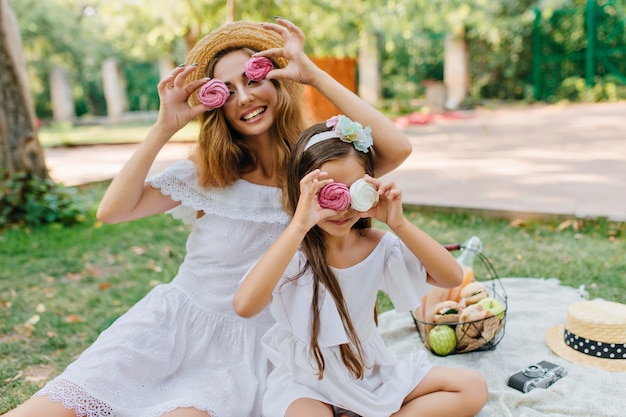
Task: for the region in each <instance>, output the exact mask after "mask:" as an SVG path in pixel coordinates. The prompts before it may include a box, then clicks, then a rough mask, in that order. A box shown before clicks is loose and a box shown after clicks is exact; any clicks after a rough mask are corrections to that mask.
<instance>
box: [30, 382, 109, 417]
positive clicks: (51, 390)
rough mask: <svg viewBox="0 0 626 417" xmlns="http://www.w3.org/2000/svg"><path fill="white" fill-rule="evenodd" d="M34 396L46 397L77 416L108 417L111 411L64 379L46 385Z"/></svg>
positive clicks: (104, 404) (106, 405)
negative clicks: (59, 403)
mask: <svg viewBox="0 0 626 417" xmlns="http://www.w3.org/2000/svg"><path fill="white" fill-rule="evenodd" d="M35 395H47V396H48V399H49V400H50V401H53V402H61V403H62V404H63V407H65V408H67V409H68V410H74V412H75V414H76V415H77V416H85V417H110V416H113V415H114V414H113V409H112V408H111V407H110V406H109V405H108V404H106V403H104V402H102V401H100V400H98V399H97V398H95V397H93V396H91V395H89V394H88V393H87V392H86V391H85V390H84V389H82V388H81V387H79V386H78V385H76V384H73V383H71V382H70V381H66V380H64V379H57V380H54V381H52V382H51V383H49V384H46V386H45V387H43V388H42V389H41V390H40V391H38V392H37V393H35Z"/></svg>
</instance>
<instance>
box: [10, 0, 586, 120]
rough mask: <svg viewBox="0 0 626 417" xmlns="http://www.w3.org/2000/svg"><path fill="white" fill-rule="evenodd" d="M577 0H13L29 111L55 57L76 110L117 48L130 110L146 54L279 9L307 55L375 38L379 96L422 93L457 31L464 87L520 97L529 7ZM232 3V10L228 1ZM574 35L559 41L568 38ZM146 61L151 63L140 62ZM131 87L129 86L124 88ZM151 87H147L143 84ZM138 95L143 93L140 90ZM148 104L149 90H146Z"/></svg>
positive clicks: (176, 56)
mask: <svg viewBox="0 0 626 417" xmlns="http://www.w3.org/2000/svg"><path fill="white" fill-rule="evenodd" d="M584 3H585V1H584V0H543V1H541V2H537V1H536V0H499V1H497V2H493V1H489V0H469V1H466V0H346V1H342V2H336V1H330V0H311V1H309V2H299V3H294V2H289V1H286V0H261V1H259V0H256V1H246V2H242V1H239V2H236V0H232V1H228V2H225V1H222V0H220V1H218V0H203V1H199V0H181V1H171V0H125V1H110V0H47V1H45V2H41V1H39V0H20V1H17V2H15V9H16V13H17V15H18V18H19V19H20V21H21V22H22V35H23V37H24V39H25V45H26V49H27V56H28V57H29V62H30V64H31V65H30V71H31V78H32V79H33V80H34V82H33V89H34V93H35V95H36V97H37V111H38V113H39V114H43V115H45V114H49V113H50V109H49V104H48V103H49V99H48V97H49V92H48V87H47V73H48V72H49V69H50V66H51V65H52V64H55V65H63V66H65V67H66V68H67V69H68V70H69V71H70V72H71V73H72V74H73V75H74V77H75V82H76V84H75V85H76V89H75V92H74V95H75V100H76V102H77V108H78V110H79V111H78V112H79V114H82V113H94V114H101V113H102V112H103V111H104V110H103V108H102V103H103V99H102V93H101V91H102V87H101V85H100V84H101V82H100V79H101V78H102V77H101V73H100V64H101V62H102V59H103V58H104V57H105V56H107V57H108V56H114V57H117V58H118V59H119V60H120V61H121V62H122V65H123V66H124V67H125V68H127V73H128V74H129V76H130V77H133V78H132V79H129V82H128V85H129V86H137V87H136V91H129V96H130V102H131V106H133V107H131V109H133V110H138V109H139V108H138V107H139V106H140V104H139V103H140V102H143V103H144V106H145V101H146V98H145V97H144V98H143V99H142V98H141V97H139V94H140V93H139V90H140V89H144V88H146V87H149V86H154V85H155V84H156V82H157V81H158V70H157V68H156V62H157V61H158V60H159V59H160V58H164V57H165V58H169V59H171V61H172V62H174V63H179V62H183V60H184V57H185V54H186V52H187V50H188V49H189V48H190V47H191V46H192V45H193V44H195V42H196V41H197V40H198V39H199V38H200V37H201V36H203V35H204V34H206V33H208V32H209V31H210V30H212V29H213V28H215V27H217V26H218V25H220V24H222V23H224V22H226V21H228V20H229V19H230V18H231V17H232V16H231V15H232V14H233V13H234V14H235V16H236V18H237V19H248V20H253V21H273V19H274V16H283V17H285V18H287V19H289V20H292V21H293V22H295V23H296V24H298V26H300V27H301V28H302V29H303V30H304V32H305V34H306V36H307V44H306V45H307V53H309V54H311V55H313V56H335V57H346V56H348V57H356V55H357V51H358V45H359V36H360V34H361V33H363V32H369V33H374V34H378V35H379V36H380V39H381V46H382V50H381V55H382V76H383V79H382V82H383V90H384V95H385V97H386V98H390V99H410V98H415V97H419V96H420V95H422V94H423V87H422V82H423V81H424V80H426V79H429V78H441V76H442V71H443V69H442V68H443V67H442V65H443V39H444V35H445V34H448V33H457V32H459V31H460V29H464V30H465V36H466V38H467V41H468V44H469V46H470V49H471V53H470V55H471V62H470V66H471V68H470V72H471V75H472V83H471V95H472V96H473V97H475V98H499V99H522V98H528V96H529V93H528V92H529V91H530V90H531V88H530V87H531V82H532V80H531V77H530V73H531V65H532V39H531V37H532V23H533V18H534V15H533V8H534V7H540V8H541V9H542V10H546V11H549V10H552V9H557V8H564V7H573V6H575V7H580V6H581V5H583V6H584ZM229 4H232V5H234V10H231V9H229V8H228V5H229ZM575 41H576V40H575V37H573V38H572V39H571V40H569V39H566V42H569V43H572V44H573V43H574V42H575ZM150 66H152V67H150ZM131 88H132V87H131ZM153 90H154V88H152V91H153ZM143 94H146V93H145V91H144V93H143ZM147 100H148V103H149V104H148V105H147V107H148V108H155V107H156V106H157V105H158V103H157V97H156V94H155V93H154V92H152V93H151V95H149V97H148V98H147ZM46 106H48V107H46Z"/></svg>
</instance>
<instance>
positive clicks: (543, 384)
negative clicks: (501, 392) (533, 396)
mask: <svg viewBox="0 0 626 417" xmlns="http://www.w3.org/2000/svg"><path fill="white" fill-rule="evenodd" d="M565 375H567V371H566V370H565V368H563V367H562V366H559V365H555V364H553V363H551V362H546V361H541V362H538V363H536V364H534V365H530V366H528V367H526V369H522V370H521V371H519V372H517V373H516V374H513V375H511V377H510V378H509V387H512V388H515V389H516V390H519V391H522V392H528V391H530V390H533V389H535V388H548V387H549V386H550V385H552V384H554V383H555V382H556V381H558V380H559V379H561V378H563V377H564V376H565Z"/></svg>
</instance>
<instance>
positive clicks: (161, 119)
mask: <svg viewBox="0 0 626 417" xmlns="http://www.w3.org/2000/svg"><path fill="white" fill-rule="evenodd" d="M196 69H197V66H196V65H189V66H186V67H185V66H179V67H176V68H174V70H172V72H171V73H170V75H168V76H167V77H165V78H163V79H162V80H161V81H159V84H158V85H157V90H158V92H159V100H160V108H159V116H158V118H157V123H156V124H157V125H158V126H159V127H160V128H161V129H164V130H165V131H169V132H171V134H172V135H173V134H174V133H176V132H177V131H179V130H180V129H182V128H183V127H184V126H185V125H186V124H187V123H189V122H190V121H191V120H193V119H194V118H196V117H197V116H199V115H200V114H202V113H203V112H205V111H206V110H207V108H206V107H204V105H202V104H199V105H197V106H194V107H190V106H189V103H187V100H188V99H189V96H190V95H191V94H192V93H193V92H194V91H195V90H197V89H198V88H200V86H202V84H204V83H205V82H207V79H206V78H201V79H199V80H196V81H194V82H192V83H190V84H189V85H188V86H187V87H185V79H186V78H187V75H189V73H191V72H192V71H195V70H196Z"/></svg>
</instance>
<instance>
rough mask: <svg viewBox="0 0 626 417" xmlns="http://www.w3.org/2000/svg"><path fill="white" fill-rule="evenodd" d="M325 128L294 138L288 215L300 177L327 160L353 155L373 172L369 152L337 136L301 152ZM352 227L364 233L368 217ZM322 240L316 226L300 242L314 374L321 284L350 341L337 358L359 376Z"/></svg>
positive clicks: (357, 354) (356, 348) (353, 340)
mask: <svg viewBox="0 0 626 417" xmlns="http://www.w3.org/2000/svg"><path fill="white" fill-rule="evenodd" d="M327 130H329V128H328V127H326V124H325V123H318V124H316V125H313V126H311V127H310V128H308V129H307V130H305V131H304V132H303V133H302V135H300V137H299V138H298V142H297V143H296V145H295V149H294V151H293V152H292V154H291V157H290V158H289V164H288V169H287V194H288V198H287V202H286V204H287V207H286V208H287V211H288V212H290V213H291V214H292V215H293V213H294V212H295V208H296V206H297V204H298V199H299V198H300V180H301V179H302V177H304V176H305V175H306V174H308V173H309V172H311V171H313V170H315V169H317V168H319V167H320V166H322V165H323V164H324V163H326V162H328V161H332V160H336V159H341V158H344V157H346V156H349V155H354V156H356V157H357V158H358V159H359V160H360V161H361V163H362V164H363V167H364V168H365V172H366V173H368V174H370V175H373V170H374V164H373V160H372V153H371V152H369V153H364V152H359V151H357V150H356V149H355V148H354V146H353V145H352V144H351V143H346V142H342V141H341V140H339V139H338V138H337V139H335V138H333V139H327V140H324V141H322V142H319V143H317V144H315V145H313V146H311V147H310V148H309V149H307V150H306V151H304V148H305V146H306V144H307V142H308V141H309V138H310V137H311V136H313V135H314V134H316V133H320V132H324V131H327ZM353 227H354V228H357V229H362V233H363V234H365V233H366V232H367V230H368V229H369V228H370V227H371V219H369V218H367V219H360V220H358V221H357V223H356V224H355V225H354V226H353ZM325 242H326V241H325V236H324V232H323V231H322V229H321V228H320V227H318V226H317V225H316V226H314V227H313V228H311V230H309V232H308V233H307V234H306V236H305V238H304V240H303V242H302V250H303V252H304V254H305V256H306V259H307V262H306V264H305V267H304V269H303V270H302V271H301V272H300V274H299V275H298V276H301V275H302V274H303V273H304V272H305V271H306V269H307V268H311V272H312V273H313V299H312V302H311V311H312V316H313V323H311V328H312V331H311V342H310V345H311V355H312V356H313V357H314V358H315V361H316V362H317V367H318V371H319V372H318V375H319V378H320V379H322V378H323V376H324V368H325V363H324V356H323V354H322V350H321V348H320V346H319V343H318V341H317V339H318V335H319V331H320V317H319V311H320V293H321V291H322V288H321V287H322V286H323V287H324V288H326V291H328V293H329V294H330V295H331V296H332V298H333V300H334V301H335V304H336V305H337V310H338V312H339V316H340V317H341V320H342V322H343V327H344V329H345V330H346V333H347V335H348V339H349V340H350V343H345V344H342V345H340V346H339V349H340V352H341V359H342V360H343V362H344V364H345V365H346V367H347V368H348V370H349V371H350V372H351V373H352V374H353V375H354V376H355V377H356V378H362V377H363V375H364V368H365V361H364V359H363V351H362V349H361V342H360V340H359V337H358V336H357V333H356V331H355V330H354V326H353V325H352V320H351V319H350V315H349V313H348V307H347V306H346V302H345V300H344V297H343V294H342V292H341V287H340V285H339V282H338V280H337V277H336V276H335V274H334V273H333V271H332V270H331V268H330V266H329V265H328V261H327V253H326V243H325ZM298 276H296V277H295V278H297V277H298Z"/></svg>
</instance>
